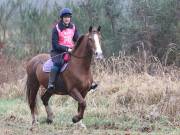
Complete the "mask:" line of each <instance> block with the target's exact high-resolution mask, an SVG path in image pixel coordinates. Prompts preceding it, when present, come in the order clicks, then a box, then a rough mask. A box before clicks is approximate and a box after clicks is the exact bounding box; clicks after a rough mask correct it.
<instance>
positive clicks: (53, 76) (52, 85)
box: [47, 70, 58, 93]
mask: <svg viewBox="0 0 180 135" xmlns="http://www.w3.org/2000/svg"><path fill="white" fill-rule="evenodd" d="M57 74H58V71H55V70H51V72H50V74H49V83H48V88H47V91H48V92H50V93H51V92H52V91H53V90H54V89H55V82H56V78H57Z"/></svg>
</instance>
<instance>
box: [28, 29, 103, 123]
mask: <svg viewBox="0 0 180 135" xmlns="http://www.w3.org/2000/svg"><path fill="white" fill-rule="evenodd" d="M100 29H101V27H100V26H99V27H98V28H96V27H92V26H90V27H89V32H88V33H87V34H85V35H82V36H81V37H80V38H79V39H78V41H77V43H76V45H75V47H74V48H73V50H72V52H71V54H70V55H71V59H70V60H69V62H68V66H67V68H66V70H65V71H64V72H62V73H60V74H59V76H58V79H57V81H56V90H54V91H53V93H52V94H50V93H47V92H45V94H44V95H41V99H42V102H43V104H44V106H45V109H46V112H47V122H49V123H51V122H52V121H53V112H52V110H51V108H50V106H49V105H48V101H49V99H50V97H51V96H52V95H53V94H58V95H69V96H71V97H72V98H73V99H75V100H76V101H77V102H78V114H77V115H75V116H74V117H73V118H72V121H73V122H74V123H76V122H78V121H80V120H81V119H83V115H84V110H85V108H86V101H85V96H86V94H87V92H88V91H89V89H90V86H91V83H92V82H93V77H92V74H91V68H90V65H91V60H92V57H93V54H95V56H96V58H98V59H101V58H102V57H103V55H102V50H101V42H100ZM48 59H50V56H49V54H39V55H37V56H35V57H33V58H32V59H31V60H30V61H29V62H28V64H27V68H26V70H27V83H26V86H27V92H26V95H27V99H28V103H29V107H30V110H31V115H32V124H35V123H36V122H37V118H36V114H37V107H36V96H37V92H38V90H39V88H40V86H41V87H43V88H45V89H47V86H48V77H49V73H45V72H43V63H45V62H46V61H47V60H48ZM62 84H63V85H62Z"/></svg>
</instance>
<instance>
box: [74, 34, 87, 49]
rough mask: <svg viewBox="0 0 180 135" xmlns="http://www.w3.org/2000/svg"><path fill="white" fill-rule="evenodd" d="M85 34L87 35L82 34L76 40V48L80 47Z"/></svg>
mask: <svg viewBox="0 0 180 135" xmlns="http://www.w3.org/2000/svg"><path fill="white" fill-rule="evenodd" d="M84 36H85V35H81V36H80V37H79V39H78V41H77V42H76V45H75V48H74V50H76V49H77V48H78V47H79V45H80V44H81V42H82V40H83V39H84Z"/></svg>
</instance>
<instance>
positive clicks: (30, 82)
mask: <svg viewBox="0 0 180 135" xmlns="http://www.w3.org/2000/svg"><path fill="white" fill-rule="evenodd" d="M26 86H27V93H26V94H27V99H28V103H29V107H30V110H31V115H32V124H33V125H34V124H36V123H37V114H38V112H37V106H36V96H37V92H38V89H39V86H40V85H39V82H38V80H37V78H36V76H35V75H34V74H31V75H28V77H27V82H26Z"/></svg>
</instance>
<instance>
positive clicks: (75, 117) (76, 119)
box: [72, 116, 81, 123]
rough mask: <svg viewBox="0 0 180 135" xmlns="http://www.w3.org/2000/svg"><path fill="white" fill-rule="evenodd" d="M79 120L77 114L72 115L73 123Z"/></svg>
mask: <svg viewBox="0 0 180 135" xmlns="http://www.w3.org/2000/svg"><path fill="white" fill-rule="evenodd" d="M80 120H81V118H79V117H78V116H74V117H73V118H72V122H73V123H77V122H79V121H80Z"/></svg>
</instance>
